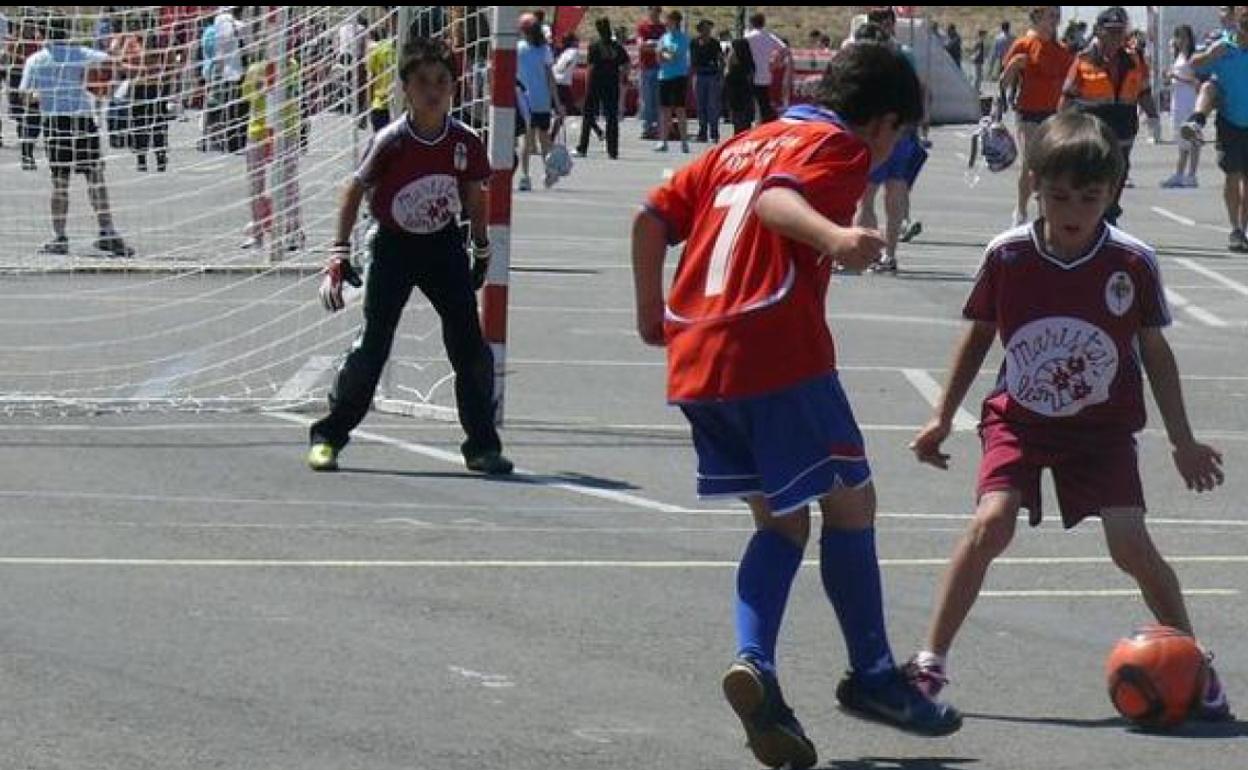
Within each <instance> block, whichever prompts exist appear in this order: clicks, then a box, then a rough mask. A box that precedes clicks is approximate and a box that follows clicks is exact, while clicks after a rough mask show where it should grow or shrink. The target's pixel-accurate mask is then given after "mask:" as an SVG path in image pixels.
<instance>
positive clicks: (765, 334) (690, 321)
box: [647, 107, 871, 401]
mask: <svg viewBox="0 0 1248 770" xmlns="http://www.w3.org/2000/svg"><path fill="white" fill-rule="evenodd" d="M870 165H871V153H870V150H869V149H868V148H867V145H866V144H865V143H864V142H862V140H860V139H858V138H857V137H856V136H854V135H853V134H852V133H850V132H849V131H847V130H846V129H844V128H842V127H841V126H840V125H839V122H837V121H836V117H835V116H834V115H833V114H832V113H830V112H827V111H823V110H819V109H816V108H812V107H805V108H796V109H794V110H791V111H790V112H789V113H788V114H787V115H786V117H785V119H784V120H779V121H774V122H772V123H767V124H764V125H763V126H760V127H759V128H757V129H755V130H753V131H750V132H747V133H745V134H741V135H740V136H738V137H735V138H734V139H733V140H732V141H730V142H727V143H726V144H723V145H720V146H719V147H716V148H715V149H713V150H711V151H710V152H708V153H706V154H705V155H703V156H702V157H701V158H699V159H698V160H697V161H695V162H694V163H692V164H690V165H688V166H685V167H684V168H683V169H681V170H680V171H679V172H678V173H677V174H676V175H675V176H674V177H672V179H671V180H670V181H669V182H668V183H667V184H665V185H663V186H662V187H659V188H658V189H656V190H655V191H654V192H652V193H651V194H650V198H649V201H648V203H647V206H648V208H649V209H650V211H652V212H653V213H654V214H655V215H657V216H658V217H659V218H661V219H662V220H663V221H664V222H666V223H667V227H668V233H669V240H670V242H672V243H680V242H682V241H684V242H685V250H684V254H683V256H682V257H681V259H680V264H679V265H678V266H677V268H676V276H675V279H674V281H673V283H672V288H671V291H670V292H669V293H668V298H667V319H666V322H665V334H666V337H667V355H668V398H669V399H671V400H672V401H701V400H715V399H734V398H747V397H752V396H758V395H763V394H767V393H773V392H776V391H779V390H783V389H786V388H788V387H791V386H793V385H796V384H798V383H800V382H802V381H804V380H807V379H809V378H811V377H815V376H818V375H820V374H823V373H826V372H828V371H831V370H832V369H833V368H834V367H835V364H836V352H835V347H834V346H833V343H832V334H831V332H829V330H828V325H827V321H826V319H825V317H824V305H825V301H826V298H827V291H828V283H829V280H830V277H831V270H832V266H831V263H830V261H829V260H827V259H826V258H824V257H822V256H821V255H819V254H817V253H816V252H815V250H814V249H812V248H810V247H808V246H805V245H803V244H800V243H797V242H795V241H792V240H789V239H787V238H784V237H781V236H780V235H778V234H776V233H774V232H772V231H771V230H768V229H767V228H765V227H763V226H762V224H761V223H760V222H759V221H758V218H757V217H756V216H755V215H754V213H753V208H754V203H755V201H756V200H757V199H758V196H759V195H760V194H761V193H762V192H763V191H764V190H766V189H768V188H770V187H774V186H780V185H782V186H786V187H791V188H793V189H795V190H797V191H798V192H800V193H801V194H802V195H803V196H804V197H805V198H806V200H807V201H808V202H809V203H810V205H811V206H813V207H814V208H815V209H816V210H818V211H819V212H820V213H821V214H823V215H824V216H825V217H827V218H828V219H830V220H832V221H834V222H836V223H837V224H839V225H842V226H849V225H850V224H851V222H852V220H853V216H854V209H855V207H856V206H857V203H858V199H859V198H860V197H862V193H863V190H864V189H865V188H866V184H867V172H868V170H869V168H870Z"/></svg>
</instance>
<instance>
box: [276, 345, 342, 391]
mask: <svg viewBox="0 0 1248 770" xmlns="http://www.w3.org/2000/svg"><path fill="white" fill-rule="evenodd" d="M336 360H337V358H336V357H335V356H309V357H308V360H307V362H306V363H304V365H303V366H301V367H300V368H299V371H297V372H295V373H294V375H293V376H292V377H291V378H290V379H289V380H286V382H285V383H284V384H283V385H282V387H281V389H280V390H278V391H277V395H275V396H273V398H272V399H271V400H272V401H275V402H278V403H282V402H287V401H299V400H302V399H303V398H305V397H307V396H308V395H309V394H310V393H311V392H312V388H313V387H314V386H315V385H316V384H317V382H319V381H320V379H321V378H322V377H324V376H326V375H328V374H329V373H330V372H331V371H333V369H334V362H335V361H336Z"/></svg>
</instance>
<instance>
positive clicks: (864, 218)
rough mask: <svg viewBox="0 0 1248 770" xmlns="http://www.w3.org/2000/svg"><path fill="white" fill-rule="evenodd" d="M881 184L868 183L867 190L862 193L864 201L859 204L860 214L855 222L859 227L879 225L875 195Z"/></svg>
mask: <svg viewBox="0 0 1248 770" xmlns="http://www.w3.org/2000/svg"><path fill="white" fill-rule="evenodd" d="M879 191H880V186H879V185H878V184H868V185H867V190H866V192H864V193H863V194H862V202H861V203H860V204H859V205H858V214H857V216H856V217H855V218H854V224H855V225H857V226H858V227H870V228H873V229H874V228H876V227H879V224H880V219H879V217H878V216H876V213H875V196H876V195H877V194H878V193H879Z"/></svg>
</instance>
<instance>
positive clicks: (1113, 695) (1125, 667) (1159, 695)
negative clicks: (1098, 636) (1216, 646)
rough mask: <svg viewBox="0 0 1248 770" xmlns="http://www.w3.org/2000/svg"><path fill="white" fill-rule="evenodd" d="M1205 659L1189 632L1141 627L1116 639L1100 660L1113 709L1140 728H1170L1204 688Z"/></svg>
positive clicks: (1189, 711) (1199, 695) (1183, 715)
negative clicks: (1106, 654)
mask: <svg viewBox="0 0 1248 770" xmlns="http://www.w3.org/2000/svg"><path fill="white" fill-rule="evenodd" d="M1207 665H1208V664H1207V663H1206V662H1205V655H1204V653H1203V652H1202V651H1201V649H1200V647H1199V646H1198V645H1197V644H1196V640H1195V639H1194V638H1192V635H1191V634H1188V633H1186V632H1183V631H1180V630H1178V629H1177V628H1169V627H1167V626H1145V627H1144V628H1141V629H1139V630H1137V631H1136V632H1135V633H1133V634H1132V635H1131V636H1129V637H1127V638H1126V639H1119V640H1118V644H1116V645H1114V649H1113V650H1112V651H1110V653H1109V658H1108V659H1106V661H1105V677H1106V680H1107V684H1108V686H1109V699H1110V701H1112V702H1113V704H1114V708H1116V709H1118V713H1119V714H1122V715H1123V716H1124V717H1126V718H1127V719H1129V720H1131V721H1132V722H1134V723H1136V724H1138V725H1142V726H1144V727H1174V726H1176V725H1178V724H1181V723H1182V722H1183V720H1185V719H1187V716H1188V714H1190V713H1191V711H1192V707H1193V706H1195V705H1196V704H1197V703H1198V702H1199V701H1200V697H1201V694H1202V693H1203V692H1204V687H1205V677H1206V668H1207Z"/></svg>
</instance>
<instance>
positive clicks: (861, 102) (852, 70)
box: [815, 43, 923, 126]
mask: <svg viewBox="0 0 1248 770" xmlns="http://www.w3.org/2000/svg"><path fill="white" fill-rule="evenodd" d="M921 93H922V90H921V88H920V86H919V78H918V76H917V75H915V74H914V69H913V68H912V67H911V66H910V63H909V62H908V61H906V57H904V56H902V55H901V54H900V53H899V52H897V51H894V50H893V49H892V47H891V46H887V45H880V44H879V43H855V44H854V45H852V46H850V47H849V48H847V49H845V50H843V51H841V52H840V53H839V54H837V55H836V56H835V57H833V59H832V62H831V63H830V64H828V68H827V70H826V71H824V73H823V78H822V79H821V80H820V81H819V86H818V88H817V90H816V92H815V101H816V102H818V103H819V104H820V105H822V106H824V107H827V108H829V109H831V110H832V111H834V112H835V113H836V114H837V115H840V116H841V117H842V118H843V119H844V120H846V121H847V122H849V123H850V124H852V125H859V126H860V125H863V124H865V123H868V122H870V121H871V119H872V118H877V117H884V116H885V115H888V114H889V113H893V114H895V115H896V116H897V121H898V123H899V124H900V125H913V124H915V123H918V122H919V119H920V118H922V117H923V99H922V97H921V95H920V94H921Z"/></svg>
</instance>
